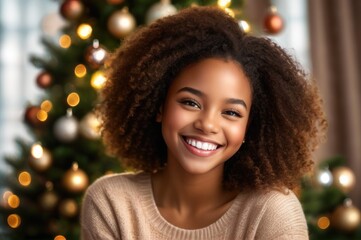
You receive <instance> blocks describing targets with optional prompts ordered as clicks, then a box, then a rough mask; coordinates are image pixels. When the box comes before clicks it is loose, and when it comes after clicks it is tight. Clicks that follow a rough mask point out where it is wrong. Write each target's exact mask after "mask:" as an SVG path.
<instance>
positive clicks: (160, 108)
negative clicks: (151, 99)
mask: <svg viewBox="0 0 361 240" xmlns="http://www.w3.org/2000/svg"><path fill="white" fill-rule="evenodd" d="M162 116H163V105H161V106H160V107H159V109H158V112H157V117H156V118H155V121H156V122H159V123H160V122H162Z"/></svg>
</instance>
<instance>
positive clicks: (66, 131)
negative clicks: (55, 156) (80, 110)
mask: <svg viewBox="0 0 361 240" xmlns="http://www.w3.org/2000/svg"><path fill="white" fill-rule="evenodd" d="M78 128H79V123H78V120H77V119H76V118H75V117H73V116H72V112H71V110H68V112H67V115H66V116H64V117H61V118H59V119H58V120H57V121H56V122H55V125H54V134H55V136H56V138H57V139H59V140H60V141H62V142H71V141H73V140H75V139H76V137H77V136H78Z"/></svg>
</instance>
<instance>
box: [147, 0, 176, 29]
mask: <svg viewBox="0 0 361 240" xmlns="http://www.w3.org/2000/svg"><path fill="white" fill-rule="evenodd" d="M176 13H177V8H176V7H174V6H173V5H172V4H171V2H170V0H161V1H159V2H157V3H155V4H153V5H152V6H151V7H150V8H149V10H148V11H147V13H146V16H145V22H146V23H147V24H151V23H152V22H154V21H156V20H157V19H160V18H163V17H166V16H170V15H173V14H176Z"/></svg>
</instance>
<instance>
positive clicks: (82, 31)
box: [76, 23, 93, 40]
mask: <svg viewBox="0 0 361 240" xmlns="http://www.w3.org/2000/svg"><path fill="white" fill-rule="evenodd" d="M76 32H77V34H78V36H79V37H80V38H81V39H83V40H85V39H88V38H89V37H90V36H91V34H92V32H93V28H92V27H91V26H90V25H89V24H87V23H82V24H80V25H79V26H78V29H77V31H76Z"/></svg>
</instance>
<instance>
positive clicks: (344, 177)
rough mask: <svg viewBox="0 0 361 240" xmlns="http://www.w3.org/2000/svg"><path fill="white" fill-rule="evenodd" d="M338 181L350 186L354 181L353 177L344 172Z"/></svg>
mask: <svg viewBox="0 0 361 240" xmlns="http://www.w3.org/2000/svg"><path fill="white" fill-rule="evenodd" d="M338 181H339V182H340V184H341V185H343V186H349V185H350V183H351V182H353V178H352V177H351V176H350V175H349V174H343V175H341V176H340V177H339V178H338Z"/></svg>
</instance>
